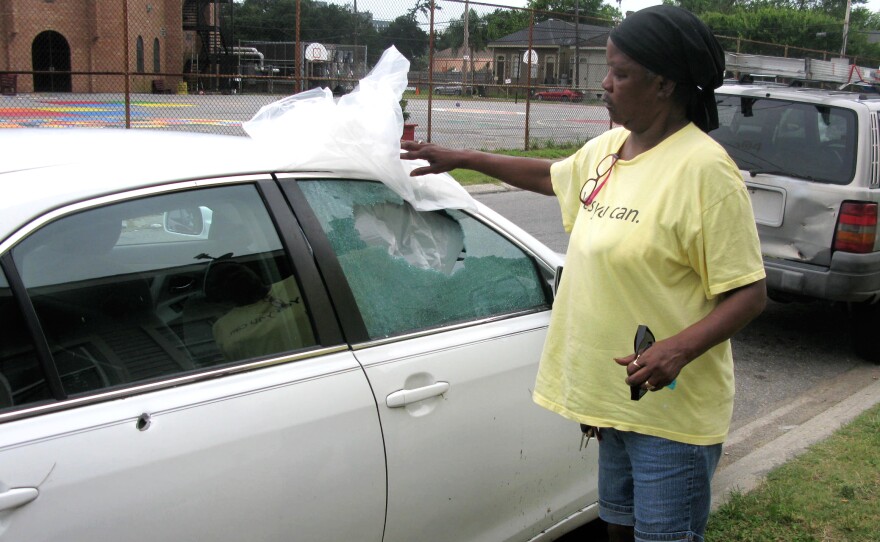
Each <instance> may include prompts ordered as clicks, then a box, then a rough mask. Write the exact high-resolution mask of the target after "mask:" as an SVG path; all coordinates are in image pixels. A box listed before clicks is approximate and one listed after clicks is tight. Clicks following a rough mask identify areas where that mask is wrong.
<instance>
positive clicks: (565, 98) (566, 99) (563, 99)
mask: <svg viewBox="0 0 880 542" xmlns="http://www.w3.org/2000/svg"><path fill="white" fill-rule="evenodd" d="M562 101H563V102H570V101H571V98H569V97H568V96H563V97H562Z"/></svg>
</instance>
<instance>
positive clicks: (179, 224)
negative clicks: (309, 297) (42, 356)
mask: <svg viewBox="0 0 880 542" xmlns="http://www.w3.org/2000/svg"><path fill="white" fill-rule="evenodd" d="M181 217H187V220H185V221H181ZM13 258H14V261H15V264H16V266H17V267H18V269H19V271H20V273H21V276H22V280H23V282H24V285H25V287H26V288H27V292H28V294H29V296H30V298H31V301H32V302H33V305H34V307H35V309H36V312H37V315H38V317H39V320H40V324H41V326H42V328H43V331H44V333H45V335H46V338H47V340H48V343H49V346H50V349H51V351H52V355H53V357H54V361H55V364H56V366H58V370H59V372H61V374H62V381H63V384H64V390H65V392H66V393H67V394H68V395H76V394H79V393H84V392H90V391H94V390H98V389H103V388H107V387H113V386H117V385H124V384H129V383H133V382H139V381H144V380H151V379H156V378H161V377H168V376H172V375H177V374H180V373H185V372H189V371H196V370H199V369H202V368H205V367H211V366H214V365H217V364H221V363H226V362H234V361H239V360H245V359H249V358H254V357H261V356H267V355H271V354H276V353H283V352H289V351H293V350H297V349H301V348H305V347H309V346H312V345H314V344H315V340H314V335H313V332H312V327H311V323H310V319H309V316H308V313H307V310H306V307H305V304H304V300H303V299H302V297H301V295H300V290H299V284H298V282H297V280H296V278H295V276H294V274H293V272H292V269H291V267H290V264H289V259H288V256H287V255H286V253H285V252H284V251H283V249H282V245H281V242H280V239H279V237H278V234H277V233H276V231H275V228H274V226H273V223H272V220H271V219H270V217H269V214H268V212H267V210H266V208H265V206H264V204H263V202H262V199H261V198H260V195H259V193H258V192H257V190H256V188H255V187H254V186H251V185H242V186H227V187H221V188H209V189H203V190H193V191H187V192H175V193H173V194H168V195H161V196H155V197H148V198H141V199H135V200H129V201H125V202H122V203H118V204H113V205H108V206H105V207H100V208H95V209H91V210H88V211H83V212H80V213H76V214H73V215H68V216H65V217H63V218H61V219H59V220H57V221H55V222H52V223H50V224H48V225H46V226H44V227H43V228H41V229H40V230H38V231H36V232H35V233H33V234H32V235H31V236H30V237H28V238H26V239H25V240H24V241H22V242H21V243H20V244H19V245H18V246H17V247H16V248H15V249H14V250H13Z"/></svg>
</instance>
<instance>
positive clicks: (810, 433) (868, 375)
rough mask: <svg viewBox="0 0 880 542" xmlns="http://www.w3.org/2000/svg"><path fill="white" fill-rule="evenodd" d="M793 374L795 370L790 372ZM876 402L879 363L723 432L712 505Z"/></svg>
mask: <svg viewBox="0 0 880 542" xmlns="http://www.w3.org/2000/svg"><path fill="white" fill-rule="evenodd" d="M794 374H795V375H796V372H795V373H794ZM877 403H880V366H877V365H867V364H866V365H860V366H858V367H856V368H854V369H852V370H850V371H848V372H846V373H844V374H842V375H840V376H838V377H837V378H835V379H833V380H831V381H829V382H827V383H826V384H825V385H824V386H823V387H821V388H816V389H815V390H814V391H813V392H811V393H810V394H809V395H804V396H802V397H801V398H799V399H797V400H795V401H792V402H790V403H788V404H786V405H784V406H782V407H780V408H778V409H776V410H775V411H773V412H771V413H770V414H768V415H766V416H763V417H762V418H760V419H758V420H755V421H753V422H751V423H748V424H746V425H744V426H742V427H740V428H738V429H736V430H735V431H733V432H732V433H730V435H729V436H728V439H727V442H725V444H724V457H723V458H722V460H721V463H720V464H719V466H718V470H717V471H716V473H715V477H714V478H713V479H712V506H713V509H715V508H717V507H719V506H721V505H722V504H724V503H726V502H727V500H728V498H729V496H730V494H731V492H734V491H736V492H740V493H747V492H749V491H751V490H752V489H755V488H756V487H757V486H758V485H759V484H760V483H761V482H762V481H763V480H764V477H765V476H766V475H767V474H768V473H769V472H770V471H771V470H773V469H774V468H776V467H779V466H781V465H782V464H784V463H786V462H787V461H790V460H791V459H794V458H795V457H797V456H798V455H800V454H802V453H803V452H805V451H806V450H807V448H809V447H810V446H812V445H813V444H816V443H817V442H820V441H822V440H824V439H826V438H828V437H830V436H831V435H832V433H834V432H835V431H836V430H838V429H840V428H841V427H842V426H844V425H846V424H847V423H849V422H851V421H852V420H853V419H855V418H856V417H857V416H858V415H859V414H861V413H862V412H864V411H865V410H867V409H869V408H871V407H873V406H874V405H876V404H877Z"/></svg>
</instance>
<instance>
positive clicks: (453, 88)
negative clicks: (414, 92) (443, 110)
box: [434, 85, 474, 96]
mask: <svg viewBox="0 0 880 542" xmlns="http://www.w3.org/2000/svg"><path fill="white" fill-rule="evenodd" d="M462 89H463V90H462ZM462 93H463V94H464V95H465V96H472V95H473V94H474V87H472V86H470V85H466V86H462V85H439V86H436V87H434V94H448V95H451V96H461V95H462Z"/></svg>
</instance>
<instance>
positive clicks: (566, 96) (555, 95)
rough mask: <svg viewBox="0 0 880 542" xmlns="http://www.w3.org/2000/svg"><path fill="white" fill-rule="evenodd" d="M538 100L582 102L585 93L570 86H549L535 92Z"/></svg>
mask: <svg viewBox="0 0 880 542" xmlns="http://www.w3.org/2000/svg"><path fill="white" fill-rule="evenodd" d="M535 98H536V99H538V100H562V101H563V102H580V101H583V99H584V93H583V92H581V91H579V90H572V89H570V88H549V89H546V90H541V91H539V92H536V93H535Z"/></svg>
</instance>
